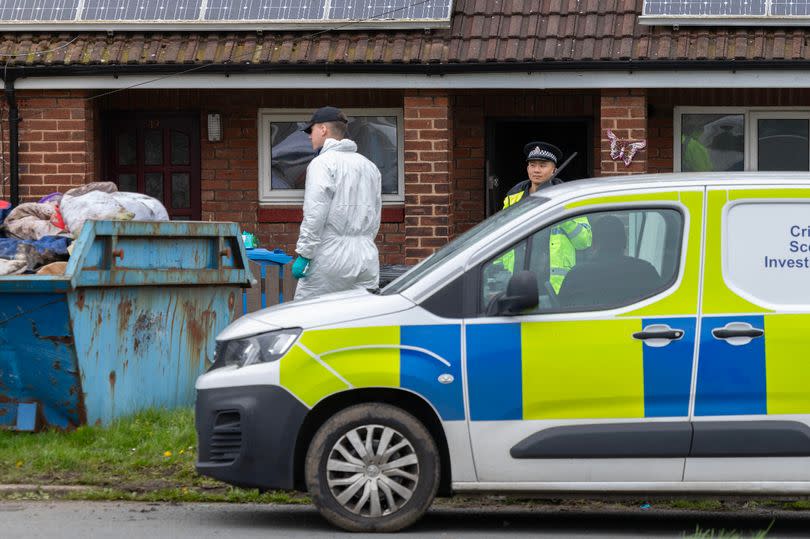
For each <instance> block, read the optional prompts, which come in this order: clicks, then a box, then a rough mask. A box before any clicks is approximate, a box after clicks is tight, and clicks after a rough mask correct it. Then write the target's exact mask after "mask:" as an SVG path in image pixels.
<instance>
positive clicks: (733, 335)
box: [712, 322, 765, 346]
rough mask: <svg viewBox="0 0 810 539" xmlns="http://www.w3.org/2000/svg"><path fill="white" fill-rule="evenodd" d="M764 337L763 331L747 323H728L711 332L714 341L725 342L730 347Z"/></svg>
mask: <svg viewBox="0 0 810 539" xmlns="http://www.w3.org/2000/svg"><path fill="white" fill-rule="evenodd" d="M763 335H765V331H764V330H761V329H759V328H755V327H754V326H752V325H751V324H749V323H747V322H729V323H728V324H726V325H725V326H723V327H721V328H715V329H713V330H712V336H713V337H714V338H715V339H719V340H722V341H726V342H727V343H728V344H730V345H732V346H742V345H744V344H748V343H750V342H751V341H752V340H753V339H756V338H757V337H762V336H763Z"/></svg>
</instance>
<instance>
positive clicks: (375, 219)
mask: <svg viewBox="0 0 810 539" xmlns="http://www.w3.org/2000/svg"><path fill="white" fill-rule="evenodd" d="M348 124H349V121H348V119H347V118H346V115H345V114H343V112H342V111H341V110H340V109H337V108H335V107H322V108H320V109H318V110H316V111H315V113H314V114H313V115H312V118H311V119H310V121H309V122H308V123H307V124H306V126H304V128H303V131H304V132H305V133H307V134H308V135H309V136H310V140H311V141H312V149H313V150H315V151H316V152H317V155H316V156H315V158H314V159H313V160H312V161H311V162H310V163H309V166H307V177H306V185H305V187H304V220H303V221H302V223H301V231H300V233H299V236H298V242H297V244H296V247H295V252H296V253H297V254H298V257H297V258H296V259H295V262H294V263H293V268H292V274H293V277H295V278H296V279H298V286H297V287H296V289H295V299H296V300H299V299H304V298H309V297H313V296H319V295H321V294H326V293H329V292H339V291H342V290H350V289H355V288H357V289H360V288H365V289H374V288H377V287H378V285H379V279H380V261H379V253H378V251H377V246H376V245H375V244H374V238H375V237H376V236H377V231H378V230H379V228H380V213H381V210H382V178H381V175H380V171H379V169H378V168H377V167H376V166H375V165H374V163H372V162H371V161H369V160H368V159H366V158H365V157H363V156H362V155H360V154H359V153H357V144H355V143H354V142H353V141H352V140H349V139H348V138H345V137H346V131H347V128H348Z"/></svg>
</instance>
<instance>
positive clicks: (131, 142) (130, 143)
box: [118, 131, 135, 165]
mask: <svg viewBox="0 0 810 539" xmlns="http://www.w3.org/2000/svg"><path fill="white" fill-rule="evenodd" d="M118 164H119V165H134V164H135V133H134V132H133V131H126V132H124V133H118Z"/></svg>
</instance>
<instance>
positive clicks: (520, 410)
mask: <svg viewBox="0 0 810 539" xmlns="http://www.w3.org/2000/svg"><path fill="white" fill-rule="evenodd" d="M652 324H668V325H669V326H670V327H672V328H678V329H682V330H683V331H684V336H683V338H682V339H680V340H678V341H673V342H671V343H670V344H669V345H668V346H664V347H660V348H653V347H650V346H644V345H643V344H642V342H641V341H639V340H636V339H633V338H632V334H633V333H635V332H637V331H641V329H642V328H643V327H647V326H648V325H652ZM694 339H695V319H694V318H689V317H683V318H655V319H635V320H633V319H608V320H598V321H594V320H589V321H571V322H567V321H566V322H529V323H522V324H521V323H511V324H480V325H470V326H467V371H468V384H469V399H470V419H471V420H473V421H499V420H521V419H578V418H589V419H598V418H641V417H685V416H687V415H688V413H689V392H690V384H691V378H692V357H693V354H694V342H695V341H694Z"/></svg>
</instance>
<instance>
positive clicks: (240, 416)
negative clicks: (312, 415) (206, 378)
mask: <svg viewBox="0 0 810 539" xmlns="http://www.w3.org/2000/svg"><path fill="white" fill-rule="evenodd" d="M308 411H309V409H308V408H307V407H306V406H304V405H303V404H301V401H299V400H298V399H296V398H295V397H293V396H292V395H291V394H290V393H289V392H288V391H287V390H285V389H283V388H281V387H278V386H268V385H263V386H241V387H227V388H215V389H201V390H198V391H197V403H196V412H195V417H196V419H195V422H196V427H197V440H198V442H197V444H198V456H197V471H198V472H199V473H200V474H202V475H207V476H209V477H213V478H215V479H219V480H220V481H224V482H226V483H229V484H231V485H234V486H237V487H242V488H259V489H263V490H266V489H284V490H292V489H293V488H295V477H294V470H293V463H294V460H295V442H296V438H297V437H298V431H299V429H300V428H301V424H302V423H303V421H304V417H305V416H306V414H307V412H308Z"/></svg>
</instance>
